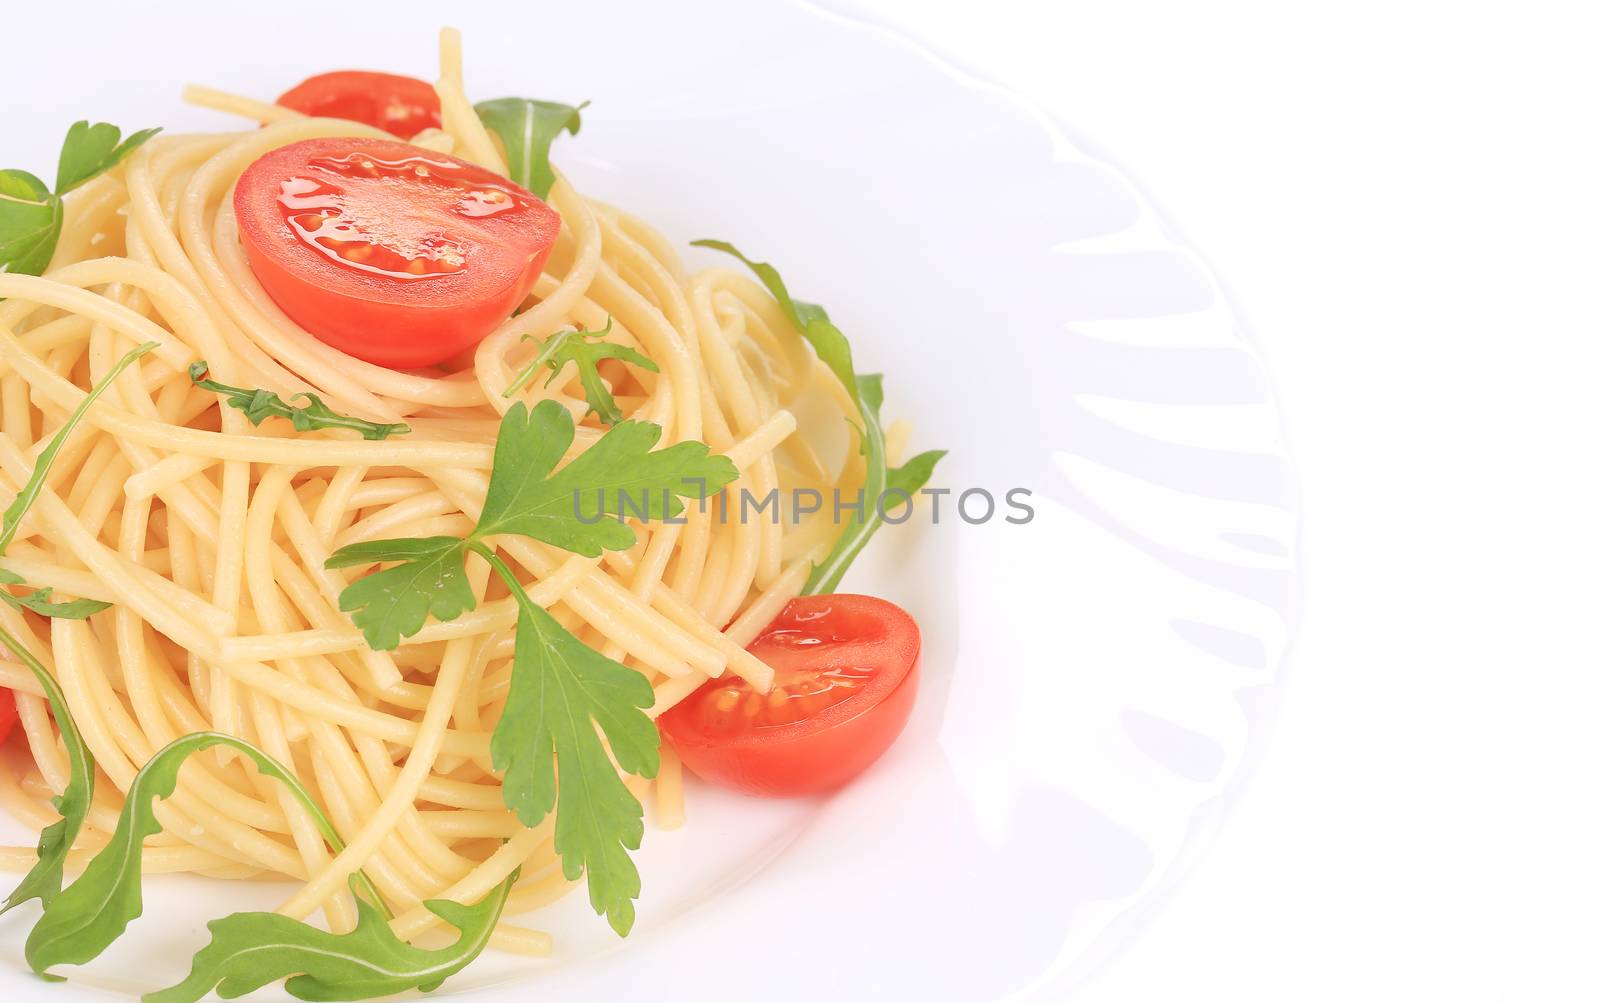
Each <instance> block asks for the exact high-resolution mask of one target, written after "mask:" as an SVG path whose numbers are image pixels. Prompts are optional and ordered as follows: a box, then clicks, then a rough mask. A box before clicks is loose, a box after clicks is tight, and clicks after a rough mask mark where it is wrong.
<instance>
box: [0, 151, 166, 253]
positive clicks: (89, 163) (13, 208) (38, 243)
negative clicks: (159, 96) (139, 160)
mask: <svg viewBox="0 0 1600 1003" xmlns="http://www.w3.org/2000/svg"><path fill="white" fill-rule="evenodd" d="M160 131H161V130H159V129H143V130H141V131H139V132H136V133H134V134H133V135H131V136H129V137H128V138H127V139H123V138H122V130H121V129H118V128H117V127H116V126H114V125H110V124H109V123H106V122H96V123H95V124H93V125H90V124H89V123H88V122H87V121H84V122H76V123H74V124H73V125H72V127H71V128H70V129H68V130H67V138H66V139H65V140H64V141H63V142H62V144H61V158H60V160H59V162H58V163H57V165H56V190H55V191H54V192H52V191H50V189H49V188H47V187H45V183H44V182H43V181H40V180H39V179H38V178H37V177H35V176H33V175H32V174H29V173H28V172H27V171H17V170H5V171H0V272H14V273H17V274H20V275H42V274H44V270H45V269H46V268H47V267H49V265H50V256H51V255H52V254H54V253H55V249H56V241H57V240H58V239H60V237H61V220H62V208H61V196H63V195H65V194H67V193H68V192H70V191H72V190H73V189H74V188H77V187H78V186H80V185H82V184H84V183H85V182H88V181H90V180H92V179H94V178H95V177H97V176H99V175H100V174H103V173H105V172H106V171H109V170H111V168H113V167H115V166H117V164H119V163H121V162H122V161H123V160H124V159H125V158H126V157H127V156H128V154H130V153H132V152H133V151H134V150H135V149H137V148H138V147H139V145H140V144H141V143H143V142H144V141H145V140H147V139H149V138H150V137H151V136H154V135H155V134H156V133H157V132H160Z"/></svg>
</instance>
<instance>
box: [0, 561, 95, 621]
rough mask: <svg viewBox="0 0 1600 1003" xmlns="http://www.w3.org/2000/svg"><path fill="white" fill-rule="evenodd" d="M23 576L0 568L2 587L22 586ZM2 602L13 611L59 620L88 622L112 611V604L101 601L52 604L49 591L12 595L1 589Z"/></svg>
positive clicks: (35, 590)
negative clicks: (92, 617) (19, 610)
mask: <svg viewBox="0 0 1600 1003" xmlns="http://www.w3.org/2000/svg"><path fill="white" fill-rule="evenodd" d="M22 584H23V580H22V576H21V575H19V574H17V573H16V572H14V571H7V570H6V569H5V568H0V585H22ZM0 601H4V602H5V603H6V604H7V605H9V606H11V608H12V609H25V610H29V611H31V612H34V613H38V614H39V615H40V616H49V617H55V618H56V619H58V620H86V619H88V618H89V617H91V616H93V615H94V614H96V613H98V612H100V611H101V610H103V609H110V608H111V604H110V603H108V602H101V601H100V600H99V599H73V600H71V601H69V602H52V601H51V600H50V590H49V589H29V590H28V591H27V592H24V593H23V594H22V595H20V596H19V595H12V594H11V591H10V590H9V589H3V588H0Z"/></svg>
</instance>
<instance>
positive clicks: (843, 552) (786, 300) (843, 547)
mask: <svg viewBox="0 0 1600 1003" xmlns="http://www.w3.org/2000/svg"><path fill="white" fill-rule="evenodd" d="M691 243H692V244H693V246H695V247H708V248H711V249H712V250H714V251H722V252H723V253H725V254H731V255H733V256H734V257H735V258H738V259H739V260H740V261H742V262H744V263H745V265H747V266H748V267H749V268H750V270H751V271H752V272H755V273H756V277H757V278H759V279H760V280H761V282H762V284H763V285H765V286H766V287H767V291H768V292H770V293H771V294H772V298H773V299H775V300H777V301H778V306H780V307H781V308H782V309H783V312H784V313H785V314H786V315H787V316H788V318H789V322H790V323H792V324H793V325H794V326H795V328H796V329H798V330H799V332H800V334H801V336H802V337H804V338H805V339H806V341H808V342H810V344H811V347H812V348H813V349H814V350H815V351H816V353H817V358H818V359H820V360H822V363H823V364H824V365H826V366H827V367H828V368H829V369H831V370H833V373H834V375H835V376H837V377H838V378H839V382H840V383H842V384H844V388H845V390H846V391H848V392H849V394H850V397H851V399H852V400H854V401H855V404H856V409H857V410H858V411H860V413H861V425H860V426H859V427H858V428H857V429H856V433H857V435H858V437H859V438H860V440H861V453H862V456H863V457H864V458H865V459H866V465H867V476H866V482H865V484H864V485H863V486H862V493H863V496H864V497H863V502H864V503H865V515H864V516H863V518H861V519H859V520H857V521H855V522H853V523H850V524H848V525H847V526H846V527H845V529H844V532H842V533H840V534H839V539H838V540H836V541H835V542H834V545H833V549H832V550H831V551H830V552H829V553H828V555H827V556H826V557H824V558H823V559H822V561H821V562H820V563H819V564H817V566H816V567H814V568H812V569H811V575H810V577H809V578H807V579H806V584H805V588H804V589H803V590H802V591H801V594H802V595H818V594H823V593H828V592H833V591H835V590H837V589H838V587H839V582H840V580H842V579H843V578H844V573H845V572H846V571H847V570H849V568H850V564H851V562H852V561H854V560H855V559H856V555H857V554H859V553H861V551H862V549H863V548H864V547H866V545H867V541H868V540H870V539H872V534H874V533H876V532H877V531H878V527H879V526H881V525H882V524H883V517H882V515H881V514H880V513H879V511H878V507H879V499H880V498H882V497H883V492H884V491H885V489H887V488H889V487H892V486H898V487H905V485H907V484H915V487H912V488H909V489H908V490H910V491H915V490H917V489H919V488H921V487H922V485H924V484H926V483H927V481H928V478H929V477H930V476H932V474H933V467H934V465H935V464H936V463H937V462H938V461H939V459H940V457H942V456H944V455H945V454H944V451H942V450H936V451H934V452H931V453H923V454H921V455H920V456H917V457H915V458H914V459H913V460H911V461H909V462H908V463H907V464H906V465H905V466H903V467H901V468H899V472H898V473H895V472H891V471H890V470H889V469H888V463H887V461H886V460H885V457H884V446H883V425H882V422H881V421H880V419H879V417H878V412H879V411H880V410H881V409H882V407H883V377H882V375H880V374H876V373H871V374H862V375H860V376H857V375H856V368H855V360H854V359H853V358H852V356H851V352H850V341H849V339H848V338H846V337H845V336H844V332H842V331H840V330H839V328H838V327H837V326H835V325H834V323H833V321H832V320H830V319H829V317H828V312H827V311H826V310H824V309H823V308H822V307H820V306H818V305H816V304H815V303H803V302H801V301H800V300H797V299H794V298H793V297H791V296H790V295H789V288H788V287H787V286H786V285H784V282H783V277H782V276H780V275H779V274H778V270H777V269H776V268H774V267H772V266H771V265H770V264H768V263H766V262H764V261H752V260H750V259H749V258H747V257H745V256H744V254H743V253H741V252H740V251H739V249H738V248H737V247H734V246H733V245H732V244H730V243H728V242H727V241H724V240H696V241H692V242H691ZM892 474H893V476H894V477H895V482H894V483H891V480H890V478H891V475H892ZM919 478H920V479H919Z"/></svg>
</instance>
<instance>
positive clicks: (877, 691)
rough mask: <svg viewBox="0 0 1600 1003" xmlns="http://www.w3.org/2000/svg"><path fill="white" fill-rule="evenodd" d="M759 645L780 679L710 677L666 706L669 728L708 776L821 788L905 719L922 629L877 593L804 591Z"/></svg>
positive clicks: (871, 756)
mask: <svg viewBox="0 0 1600 1003" xmlns="http://www.w3.org/2000/svg"><path fill="white" fill-rule="evenodd" d="M749 650H750V651H751V653H752V654H754V655H756V656H757V657H758V658H760V659H761V660H762V661H764V662H766V663H767V664H768V665H770V666H772V668H773V671H774V674H775V675H774V679H773V685H772V689H771V690H770V691H769V692H767V693H758V692H757V691H756V690H755V688H754V687H752V686H751V685H750V684H749V683H747V682H745V681H744V680H742V679H739V678H736V677H733V676H728V677H725V678H719V679H712V680H709V681H708V682H707V683H706V684H705V685H704V686H702V687H700V688H699V689H698V690H696V691H695V692H694V693H692V694H690V695H689V697H688V698H686V699H685V700H684V701H683V702H681V703H679V704H678V705H677V706H675V707H673V708H671V709H670V710H668V711H667V712H666V713H665V714H663V715H661V718H660V720H659V722H658V723H659V724H660V727H661V733H662V734H663V735H664V736H666V738H667V740H668V741H669V742H670V743H671V744H672V747H673V748H674V749H675V750H676V751H677V753H678V755H679V757H680V758H681V759H682V760H683V763H684V765H685V766H687V767H688V768H689V770H690V771H691V772H693V773H694V774H695V775H696V776H698V777H700V778H701V779H702V780H706V781H708V782H710V783H714V784H717V785H719V786H722V787H727V788H730V789H732V790H736V791H740V792H742V793H746V794H758V795H764V796H768V797H793V796H800V795H807V794H820V793H823V792H826V791H830V790H833V789H835V788H838V787H840V786H842V785H843V784H845V783H847V782H848V781H850V780H851V779H853V778H854V777H855V776H856V775H857V774H859V773H860V772H861V771H862V770H865V769H866V768H867V767H868V766H870V765H872V763H873V762H875V761H876V760H877V759H878V757H879V756H881V755H883V753H884V751H885V750H887V749H888V748H889V746H890V745H891V744H893V742H894V740H895V739H896V738H897V737H898V736H899V735H900V732H901V731H902V730H903V729H904V728H905V724H906V720H907V718H909V717H910V715H911V706H912V703H913V702H914V701H915V698H916V691H917V667H918V661H919V657H920V654H921V650H922V639H921V634H920V632H919V631H918V630H917V624H916V621H915V620H913V619H912V618H911V616H910V614H908V613H906V611H905V610H903V609H901V608H900V607H898V606H895V605H894V604H893V603H889V602H885V601H884V600H882V599H876V598H873V597H871V596H857V595H826V596H802V597H800V598H798V599H795V600H793V601H792V602H790V603H789V605H788V606H786V607H784V610H783V612H782V613H780V614H779V615H778V618H777V619H776V620H774V621H773V622H772V623H771V624H770V625H769V626H768V627H767V628H766V630H764V631H762V633H761V635H760V636H759V637H757V638H756V639H755V641H753V642H751V644H750V648H749Z"/></svg>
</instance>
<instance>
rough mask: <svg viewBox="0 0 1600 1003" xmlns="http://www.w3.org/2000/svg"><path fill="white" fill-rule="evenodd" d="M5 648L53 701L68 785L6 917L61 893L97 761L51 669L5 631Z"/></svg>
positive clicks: (1, 638)
mask: <svg viewBox="0 0 1600 1003" xmlns="http://www.w3.org/2000/svg"><path fill="white" fill-rule="evenodd" d="M0 645H4V646H5V648H6V650H7V651H9V652H11V654H12V656H13V657H15V658H16V659H17V661H19V662H21V663H22V664H23V665H26V666H27V667H28V670H29V671H30V672H32V673H33V677H34V678H35V679H37V680H38V681H39V685H40V686H41V687H42V688H43V689H44V695H45V699H46V700H48V701H50V713H51V714H53V715H54V716H55V719H56V727H57V728H60V729H61V744H63V745H65V746H66V748H67V786H66V787H65V788H64V789H63V790H62V791H61V793H60V794H58V795H56V796H55V797H53V798H51V799H50V803H51V804H52V805H53V806H55V809H56V811H58V812H60V813H61V817H60V818H59V819H57V820H56V821H54V822H52V823H50V824H49V825H47V826H45V827H44V829H43V830H42V831H40V833H39V859H38V860H37V861H36V862H35V863H34V865H33V867H32V868H31V869H30V870H29V871H28V873H27V874H25V875H23V877H22V880H21V881H20V882H18V884H17V887H16V888H14V889H12V892H11V894H10V895H9V896H7V897H6V902H5V906H4V907H0V913H5V912H9V911H10V910H11V909H13V908H14V907H16V906H19V905H21V904H22V903H24V902H26V901H28V900H29V899H38V900H39V901H40V902H43V903H44V904H45V905H47V906H48V905H49V904H50V903H51V901H53V900H54V899H55V898H56V896H57V895H58V894H60V892H61V874H62V870H63V868H65V867H66V863H67V851H68V850H70V849H72V843H73V840H75V839H77V838H78V830H80V829H82V828H83V820H84V819H85V818H86V817H88V814H89V803H90V802H91V801H93V800H94V757H93V756H92V755H90V753H89V746H88V744H87V743H86V742H84V740H83V736H82V735H81V734H80V733H79V732H78V725H77V723H76V722H75V721H73V719H72V712H71V711H69V710H68V709H67V696H66V694H65V693H63V692H61V686H60V684H58V683H57V682H56V680H55V677H54V676H52V675H51V674H50V671H49V670H48V669H46V668H45V667H44V666H43V665H41V664H40V663H39V660H38V659H37V658H34V657H33V653H32V652H31V651H29V650H28V649H27V648H26V647H24V646H23V644H22V642H21V641H18V640H17V639H16V638H14V637H12V636H11V634H10V632H8V631H6V630H4V629H0Z"/></svg>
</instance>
